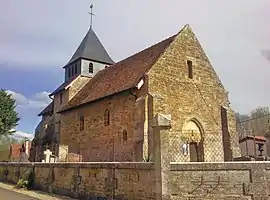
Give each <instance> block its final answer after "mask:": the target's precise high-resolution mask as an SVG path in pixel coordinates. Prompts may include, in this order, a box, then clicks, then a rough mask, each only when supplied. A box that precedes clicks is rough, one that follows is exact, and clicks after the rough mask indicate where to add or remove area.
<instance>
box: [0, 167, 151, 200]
mask: <svg viewBox="0 0 270 200" xmlns="http://www.w3.org/2000/svg"><path fill="white" fill-rule="evenodd" d="M29 170H30V171H31V170H34V172H35V176H34V177H35V188H36V189H39V190H44V191H47V192H53V193H57V194H61V195H67V196H71V197H74V198H80V199H90V197H91V199H92V198H93V199H118V200H120V199H125V200H145V199H156V190H155V188H156V183H155V170H154V164H153V163H53V164H45V163H29V164H27V163H20V164H19V163H0V180H1V181H8V182H13V183H16V182H17V181H18V178H19V177H20V176H22V175H23V174H25V172H27V171H29Z"/></svg>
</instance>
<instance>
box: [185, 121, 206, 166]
mask: <svg viewBox="0 0 270 200" xmlns="http://www.w3.org/2000/svg"><path fill="white" fill-rule="evenodd" d="M183 136H184V138H185V139H186V144H187V145H188V155H189V160H190V162H203V161H204V148H203V129H202V126H201V125H200V123H199V122H198V121H197V120H195V119H192V120H189V121H188V122H187V123H186V124H185V125H184V126H183Z"/></svg>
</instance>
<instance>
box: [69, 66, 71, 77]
mask: <svg viewBox="0 0 270 200" xmlns="http://www.w3.org/2000/svg"><path fill="white" fill-rule="evenodd" d="M68 77H71V69H70V67H69V68H68Z"/></svg>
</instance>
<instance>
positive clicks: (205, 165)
mask: <svg viewBox="0 0 270 200" xmlns="http://www.w3.org/2000/svg"><path fill="white" fill-rule="evenodd" d="M170 166H171V171H200V170H203V171H207V169H209V171H213V170H228V169H230V170H251V169H266V170H270V162H269V161H253V162H252V161H251V162H200V163H199V162H198V163H195V162H194V163H187V162H186V163H184V162H171V163H170Z"/></svg>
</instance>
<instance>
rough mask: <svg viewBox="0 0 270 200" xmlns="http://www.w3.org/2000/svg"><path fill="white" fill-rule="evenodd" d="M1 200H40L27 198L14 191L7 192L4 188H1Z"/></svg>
mask: <svg viewBox="0 0 270 200" xmlns="http://www.w3.org/2000/svg"><path fill="white" fill-rule="evenodd" d="M0 199H3V200H38V199H36V198H33V197H29V196H25V195H23V194H19V193H17V192H13V191H10V190H6V189H3V188H0Z"/></svg>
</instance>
